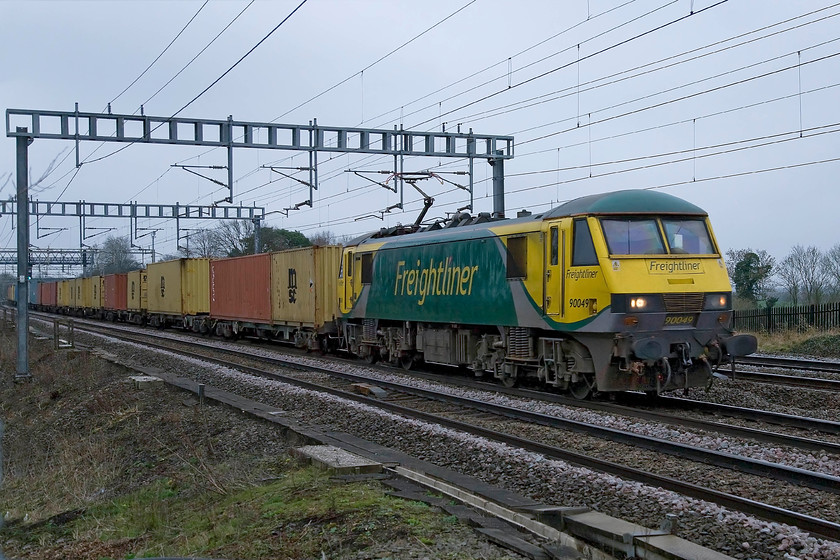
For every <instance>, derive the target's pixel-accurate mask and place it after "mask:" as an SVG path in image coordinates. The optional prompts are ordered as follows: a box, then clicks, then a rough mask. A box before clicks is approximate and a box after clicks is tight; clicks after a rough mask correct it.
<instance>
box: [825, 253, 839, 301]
mask: <svg viewBox="0 0 840 560" xmlns="http://www.w3.org/2000/svg"><path fill="white" fill-rule="evenodd" d="M823 267H824V268H825V273H826V275H827V276H828V283H829V290H830V292H831V295H832V296H833V297H835V298H836V297H838V296H840V243H838V244H836V245H834V247H832V248H831V249H829V250H828V251H827V252H826V253H825V256H824V257H823Z"/></svg>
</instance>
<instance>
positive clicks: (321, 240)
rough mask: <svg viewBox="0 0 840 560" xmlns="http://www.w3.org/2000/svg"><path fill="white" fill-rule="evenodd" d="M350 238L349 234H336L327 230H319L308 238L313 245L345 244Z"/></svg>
mask: <svg viewBox="0 0 840 560" xmlns="http://www.w3.org/2000/svg"><path fill="white" fill-rule="evenodd" d="M351 239H352V236H350V235H338V234H335V233H333V232H331V231H329V230H324V231H319V232H317V233H315V234H313V235H312V237H310V238H309V241H310V242H311V243H312V244H313V245H319V246H321V247H323V246H325V245H345V244H347V242H349V241H350V240H351Z"/></svg>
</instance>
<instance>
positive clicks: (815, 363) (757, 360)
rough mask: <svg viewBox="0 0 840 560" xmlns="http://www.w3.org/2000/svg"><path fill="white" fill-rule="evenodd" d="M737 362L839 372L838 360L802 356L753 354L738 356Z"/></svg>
mask: <svg viewBox="0 0 840 560" xmlns="http://www.w3.org/2000/svg"><path fill="white" fill-rule="evenodd" d="M737 363H741V364H744V365H747V366H763V367H778V368H784V369H801V370H805V371H820V372H828V373H840V362H825V361H819V360H806V359H803V358H781V357H777V356H755V355H753V356H744V357H741V358H738V361H737Z"/></svg>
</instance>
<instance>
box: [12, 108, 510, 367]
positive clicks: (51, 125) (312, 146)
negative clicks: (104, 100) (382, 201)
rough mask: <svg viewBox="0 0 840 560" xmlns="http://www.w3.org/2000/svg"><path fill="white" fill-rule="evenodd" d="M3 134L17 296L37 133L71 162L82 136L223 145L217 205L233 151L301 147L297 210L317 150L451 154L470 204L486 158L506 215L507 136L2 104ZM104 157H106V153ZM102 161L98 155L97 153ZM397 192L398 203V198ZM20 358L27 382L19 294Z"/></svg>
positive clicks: (24, 286) (25, 289)
mask: <svg viewBox="0 0 840 560" xmlns="http://www.w3.org/2000/svg"><path fill="white" fill-rule="evenodd" d="M6 136H7V137H11V138H16V139H17V143H16V149H17V201H16V205H17V222H18V240H17V241H18V279H17V280H18V285H17V287H18V293H23V294H27V293H29V280H28V267H29V262H28V258H29V251H28V248H29V210H30V209H29V205H28V204H27V201H28V200H29V186H28V177H27V170H28V147H29V144H31V143H32V142H33V141H34V140H35V139H36V138H43V139H52V140H72V141H74V142H75V143H76V166H77V167H79V166H81V165H82V164H83V163H84V162H82V161H80V156H79V143H80V142H81V141H93V142H117V143H123V144H126V145H130V144H175V145H184V146H206V147H214V148H224V149H225V150H226V151H227V188H228V195H227V197H225V199H223V200H222V201H219V202H228V203H233V199H234V192H233V184H234V180H233V163H234V158H233V151H234V149H236V148H257V149H264V150H286V151H305V152H308V153H309V163H310V165H309V169H310V178H311V180H310V181H309V183H310V188H309V199H308V200H306V201H304V202H301V203H298V204H296V205H295V208H300V207H302V206H304V205H306V206H309V207H310V208H311V207H312V205H313V192H314V191H315V190H317V189H318V175H317V169H318V153H319V152H328V153H336V152H338V153H358V154H378V155H389V156H393V158H394V172H395V176H399V174H402V173H403V172H404V171H405V170H404V169H403V161H404V158H405V157H406V156H410V157H414V156H429V157H438V158H442V157H450V158H461V159H467V160H468V162H469V171H470V173H469V175H470V182H469V191H470V208H472V206H473V173H472V171H473V162H474V160H475V159H485V160H487V162H488V163H490V164H491V165H492V166H493V189H494V197H493V201H494V213H496V214H497V215H504V198H503V193H504V166H503V162H504V160H506V159H510V158H512V157H513V148H514V145H513V137H512V136H499V135H486V134H473V132H472V130H470V131H469V132H468V133H462V132H460V130H459V131H456V132H415V131H410V130H401V129H398V128H397V127H394V129H393V130H390V129H371V128H348V127H340V126H322V125H319V124H318V123H317V121H315V120H313V121H310V123H309V124H308V125H289V124H278V123H271V122H268V123H266V122H246V121H234V120H233V117H232V116H228V118H227V119H224V120H221V119H217V120H214V119H192V118H181V117H174V116H173V117H153V116H149V115H144V114H142V113H141V114H140V115H123V114H111V113H110V112H109V113H107V114H102V113H86V112H80V111H79V108H78V104H76V108H75V110H74V111H46V110H30V109H6ZM104 157H108V156H104ZM99 159H102V158H99ZM402 192H403V189H401V194H400V207H402V203H403V194H402ZM17 306H18V323H17V331H18V357H17V374H16V375H15V378H16V379H28V378H29V377H30V374H29V365H28V359H29V356H28V346H27V345H28V341H27V332H28V329H29V315H28V312H27V307H26V298H18V302H17Z"/></svg>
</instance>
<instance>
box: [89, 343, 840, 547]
mask: <svg viewBox="0 0 840 560" xmlns="http://www.w3.org/2000/svg"><path fill="white" fill-rule="evenodd" d="M85 329H88V330H91V331H95V332H102V333H103V334H105V335H106V336H109V337H112V338H116V339H120V340H126V341H129V342H134V343H137V340H138V339H137V338H134V337H132V336H131V335H126V334H116V333H114V332H113V331H109V330H107V329H100V328H97V327H89V326H88V327H85ZM103 331H104V332H103ZM134 335H135V336H140V337H143V336H144V335H143V334H141V333H134ZM146 338H148V336H146ZM177 342H178V343H181V344H187V345H189V344H191V343H190V342H186V341H177ZM144 344H145V345H146V346H147V347H155V348H158V349H162V350H166V351H169V352H174V353H177V354H181V355H184V356H188V357H193V358H197V359H200V360H204V361H209V362H213V363H217V364H219V365H223V366H225V367H232V368H235V369H238V370H241V371H246V372H248V373H251V374H253V375H257V376H261V377H270V378H273V379H275V380H278V381H281V382H284V383H288V384H291V385H295V386H298V387H301V388H305V389H309V390H312V391H317V392H323V393H328V394H332V395H334V396H338V397H341V398H345V399H348V400H352V401H356V402H360V403H365V404H368V405H370V406H372V407H375V408H380V409H385V410H387V411H389V412H393V413H396V414H400V415H404V416H407V417H411V418H416V419H420V420H425V421H428V422H430V423H434V424H439V425H443V426H446V427H449V428H452V429H455V430H459V431H463V432H466V433H470V434H473V435H476V436H480V437H484V438H487V439H490V440H492V441H498V442H502V443H507V444H509V445H512V446H515V447H519V448H522V449H526V450H529V451H533V452H535V453H540V454H542V455H545V456H547V457H550V458H554V459H561V460H564V461H568V462H570V463H574V464H577V465H580V466H584V467H587V468H592V469H594V470H597V471H601V472H606V473H609V474H614V475H616V476H620V477H622V478H627V479H630V480H635V481H637V482H642V483H644V484H652V485H657V486H661V487H662V488H665V489H667V490H673V491H675V492H678V493H681V494H683V495H686V496H689V497H693V498H698V499H701V500H706V501H711V502H713V503H716V504H718V505H721V506H724V507H729V508H732V509H735V510H738V511H742V512H744V513H747V514H750V515H755V516H758V517H762V518H765V519H768V520H772V521H776V522H782V523H788V524H791V525H795V526H797V527H800V528H801V529H803V530H806V531H809V532H811V533H814V534H818V535H821V536H824V537H827V538H830V539H833V540H840V524H837V523H833V522H831V521H827V520H823V519H818V518H815V517H813V516H809V515H805V514H801V513H796V512H792V511H790V510H786V509H784V508H779V507H776V506H772V505H769V504H763V503H760V502H756V501H754V500H749V499H746V498H741V497H739V496H734V495H732V494H727V493H724V492H720V491H717V490H713V489H709V488H704V487H701V486H698V485H695V484H691V483H687V482H682V481H679V480H676V479H672V478H670V477H665V476H661V475H656V474H653V473H650V472H646V471H642V470H639V469H635V468H632V467H627V466H624V465H619V464H617V463H613V462H610V461H605V460H602V459H597V458H594V457H589V456H586V455H582V454H579V453H575V452H572V451H568V450H564V449H560V448H557V447H553V446H549V445H545V444H542V443H538V442H534V441H531V440H526V439H523V438H519V437H518V436H513V435H510V434H502V433H499V432H498V431H495V430H490V429H486V428H482V427H479V426H475V425H472V424H469V423H466V422H461V421H458V420H453V419H450V418H446V417H442V416H438V415H435V414H431V413H427V412H422V411H418V410H414V409H411V408H408V407H405V406H402V405H399V404H395V403H392V402H388V401H383V400H380V399H376V398H371V397H367V396H364V395H359V394H356V393H350V392H347V391H344V390H341V389H334V388H331V387H324V386H322V385H317V384H314V383H310V382H307V381H303V380H300V379H297V378H294V377H289V376H285V375H282V374H277V373H272V372H266V371H264V370H261V369H258V368H252V367H249V366H244V365H242V364H233V363H230V362H227V361H225V360H221V359H218V358H213V357H209V356H206V355H203V354H198V353H195V352H189V351H185V350H175V349H173V348H171V347H167V346H165V345H162V344H158V343H150V342H148V341H146V342H144ZM202 346H204V345H202ZM213 350H218V349H213ZM223 351H226V349H225V350H223ZM247 357H249V358H251V359H260V360H261V359H263V358H262V357H258V358H255V357H254V356H250V355H248V356H247ZM283 365H284V366H285V367H289V368H294V369H299V370H303V371H313V372H318V373H329V374H335V373H336V372H334V371H331V370H324V369H322V368H317V367H313V366H306V365H301V364H294V363H284V364H283ZM342 375H352V374H342ZM363 379H365V378H363ZM367 380H368V381H369V379H367ZM377 383H379V382H377ZM404 389H405V388H403V387H401V388H400V390H401V391H403V390H404ZM433 394H434V395H435V396H440V394H439V393H433ZM806 472H807V471H806ZM812 474H813V473H812ZM828 478H834V477H828Z"/></svg>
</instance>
